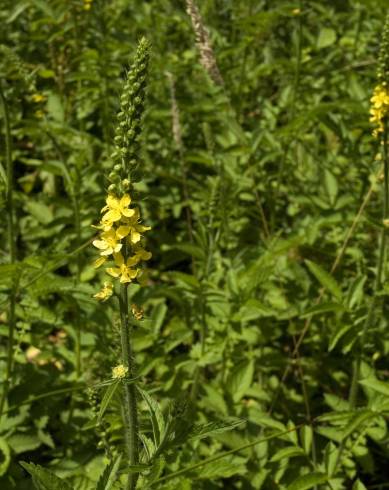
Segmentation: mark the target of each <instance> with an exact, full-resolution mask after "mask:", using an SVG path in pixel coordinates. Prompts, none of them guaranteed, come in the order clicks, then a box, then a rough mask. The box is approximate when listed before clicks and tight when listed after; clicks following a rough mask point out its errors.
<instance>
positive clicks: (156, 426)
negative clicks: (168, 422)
mask: <svg viewBox="0 0 389 490" xmlns="http://www.w3.org/2000/svg"><path fill="white" fill-rule="evenodd" d="M138 390H139V391H140V393H141V395H142V397H143V399H144V400H145V402H146V403H147V406H148V409H149V412H150V415H151V424H152V426H153V434H154V444H155V446H156V447H157V448H158V446H159V445H160V443H161V441H162V439H163V436H164V433H165V420H164V417H163V414H162V411H161V409H160V407H159V404H158V402H157V401H156V400H154V399H153V398H152V397H151V396H150V395H149V394H148V393H147V391H144V390H142V389H140V388H139V387H138Z"/></svg>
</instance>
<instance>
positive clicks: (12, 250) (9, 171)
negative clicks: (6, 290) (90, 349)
mask: <svg viewBox="0 0 389 490" xmlns="http://www.w3.org/2000/svg"><path fill="white" fill-rule="evenodd" d="M0 101H1V106H2V111H3V116H4V127H5V161H6V176H7V193H6V202H7V217H8V248H9V263H10V264H15V263H16V234H15V222H14V213H15V209H14V197H13V180H14V177H13V162H12V138H11V127H10V121H9V112H8V106H7V101H6V99H5V96H4V92H3V89H2V86H1V83H0ZM16 291H17V284H16V279H13V281H12V286H11V292H10V298H9V311H8V345H7V361H6V371H5V380H4V386H3V391H2V395H1V399H0V420H1V417H2V415H3V410H4V405H5V402H6V399H7V396H8V392H9V388H10V385H11V379H12V372H13V362H14V343H15V325H16V315H15V308H16Z"/></svg>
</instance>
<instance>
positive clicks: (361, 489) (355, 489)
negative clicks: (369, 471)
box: [351, 480, 367, 490]
mask: <svg viewBox="0 0 389 490" xmlns="http://www.w3.org/2000/svg"><path fill="white" fill-rule="evenodd" d="M351 490H367V488H366V487H365V485H364V484H363V483H362V482H361V480H357V481H356V482H354V485H353V486H352V489H351Z"/></svg>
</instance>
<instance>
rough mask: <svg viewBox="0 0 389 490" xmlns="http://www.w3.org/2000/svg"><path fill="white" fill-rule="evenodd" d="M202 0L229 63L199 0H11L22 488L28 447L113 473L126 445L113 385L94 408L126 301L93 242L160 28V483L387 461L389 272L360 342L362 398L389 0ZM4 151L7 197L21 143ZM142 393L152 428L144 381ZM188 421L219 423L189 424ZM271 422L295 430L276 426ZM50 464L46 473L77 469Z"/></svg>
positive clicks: (343, 479) (153, 158)
mask: <svg viewBox="0 0 389 490" xmlns="http://www.w3.org/2000/svg"><path fill="white" fill-rule="evenodd" d="M199 7H200V10H201V13H202V16H203V20H204V22H205V24H206V25H207V27H208V29H209V31H210V35H211V40H212V44H213V48H214V52H215V56H216V59H217V63H218V66H219V70H220V73H221V75H222V77H223V80H224V86H218V85H216V84H214V83H213V81H212V80H211V78H210V77H209V76H208V74H207V73H206V72H205V71H204V69H203V67H202V66H201V65H200V63H199V53H198V50H197V48H196V45H195V36H194V32H193V29H192V25H191V22H190V18H189V16H188V15H187V13H186V10H185V3H184V2H182V1H179V0H174V1H168V0H150V1H147V2H145V1H143V2H140V1H135V0H134V1H126V0H113V1H110V2H104V1H103V0H93V2H92V3H91V8H90V9H86V8H85V4H84V3H83V2H82V1H81V0H71V1H70V0H50V1H45V0H26V1H22V0H19V1H12V2H11V1H9V0H3V2H2V6H1V8H0V23H1V26H2V29H1V30H0V45H1V46H0V48H1V49H0V51H1V59H0V74H1V83H2V90H3V91H4V95H5V99H6V101H7V106H8V109H9V116H10V124H11V133H12V143H13V162H14V172H15V175H14V189H15V191H14V192H15V207H16V218H17V219H16V221H15V233H16V248H17V262H16V263H15V264H10V263H9V248H8V245H7V228H6V220H5V219H4V220H3V224H2V227H1V237H2V244H3V246H2V253H1V258H0V260H1V265H0V288H1V289H0V302H1V304H2V310H3V312H2V313H1V317H0V321H1V324H0V335H1V339H2V344H1V345H2V347H1V349H2V350H1V351H0V352H1V360H0V362H1V371H2V373H5V359H6V341H7V336H8V320H9V314H8V313H7V311H8V309H7V305H8V298H9V294H10V290H11V288H12V284H15V281H16V283H17V292H16V293H17V295H16V297H17V302H16V319H17V332H16V349H15V352H14V361H15V365H14V373H13V379H12V384H11V389H10V392H9V396H8V404H7V405H6V407H5V414H4V415H3V417H2V419H1V425H0V451H1V453H2V457H1V459H0V474H1V475H2V476H0V485H1V488H2V489H4V490H6V489H13V488H16V489H20V490H22V489H28V488H31V480H30V476H29V475H28V473H27V472H26V471H25V469H23V468H22V467H21V466H20V464H19V462H20V461H28V462H31V463H35V464H40V465H42V466H44V467H45V468H47V469H49V470H50V471H52V472H54V473H55V474H56V475H58V476H59V477H63V478H66V481H67V482H69V485H70V488H74V489H89V488H94V485H95V484H96V482H97V480H98V479H99V477H100V476H101V474H102V468H104V465H105V464H106V463H107V461H108V459H107V454H108V456H109V455H110V454H111V453H112V451H113V455H112V454H111V456H110V457H111V458H113V461H117V459H116V460H115V457H116V455H117V454H119V452H120V448H121V444H122V427H121V419H120V411H119V408H118V407H119V404H118V400H117V399H116V398H115V394H114V395H113V397H112V399H111V400H110V403H109V405H107V407H106V408H105V409H104V411H105V413H104V417H103V419H100V418H98V420H99V422H98V423H97V425H96V417H95V415H96V410H97V412H98V411H99V410H101V401H102V398H103V397H104V390H103V389H102V388H101V387H98V388H96V385H97V386H98V384H99V383H102V382H103V381H105V380H107V379H109V377H110V372H111V368H112V366H114V365H115V364H117V360H118V358H119V352H118V347H117V344H118V342H117V339H118V310H117V305H116V303H115V302H114V301H111V302H107V303H104V304H99V303H97V302H96V301H95V300H94V299H93V298H92V295H93V294H94V293H95V292H96V291H97V290H98V289H99V288H100V285H101V283H102V279H103V277H102V275H101V273H100V272H99V271H96V270H95V269H93V267H92V262H93V260H94V259H95V258H96V253H95V252H94V251H93V250H92V247H91V246H89V241H90V239H91V238H93V236H94V234H95V230H94V229H93V228H92V227H91V225H92V224H93V223H96V222H97V220H98V215H99V210H100V208H101V207H102V206H103V202H104V197H105V189H106V187H107V180H106V177H105V176H106V175H107V173H108V171H109V168H110V166H111V164H112V163H111V161H110V158H109V155H110V153H111V151H112V133H113V128H114V125H115V117H114V115H115V113H116V111H117V109H118V103H119V102H118V99H119V97H118V96H119V94H120V90H121V85H122V80H123V75H124V70H125V69H126V67H128V66H129V63H130V61H131V56H132V55H133V53H134V51H135V48H136V43H137V40H138V39H139V38H140V37H141V36H142V35H145V36H146V37H147V38H149V39H150V41H151V43H152V46H153V49H152V60H151V72H150V83H149V88H148V109H147V114H146V117H145V120H144V135H143V139H142V160H143V165H142V168H141V169H140V170H141V171H140V175H139V183H138V184H137V186H136V189H137V192H138V195H137V199H139V202H140V203H141V207H142V213H143V216H144V221H145V223H147V224H150V225H151V226H152V231H150V232H149V234H148V241H147V243H148V248H149V249H150V250H151V251H152V253H153V258H152V260H151V261H150V264H149V267H150V280H149V284H148V285H147V286H146V287H144V288H141V289H139V288H138V287H135V286H134V287H133V289H132V294H133V302H134V303H136V304H138V305H141V306H142V308H143V309H144V312H145V318H144V320H142V321H140V322H139V328H138V329H137V331H136V333H135V352H136V362H137V366H138V374H139V376H140V379H141V380H142V384H143V389H145V390H146V391H147V392H148V393H150V394H152V397H153V400H156V401H158V404H159V405H158V407H159V408H155V407H154V409H152V410H151V413H154V415H155V410H157V412H158V414H159V421H158V424H161V423H163V422H162V421H161V417H162V416H163V417H164V418H165V422H164V423H165V424H169V423H171V421H172V420H173V421H174V424H175V436H176V440H175V444H176V449H174V450H170V451H169V447H167V448H166V451H165V452H164V456H163V457H161V458H159V460H158V464H156V465H154V466H153V468H152V471H151V474H150V472H149V474H147V472H146V476H145V477H144V480H141V481H143V484H142V485H144V486H145V488H146V486H147V485H150V484H151V483H150V482H153V481H157V480H158V479H160V480H161V481H158V482H157V483H155V484H154V485H155V486H154V487H155V488H166V489H168V488H169V489H173V488H177V489H192V488H193V489H199V490H201V489H204V490H205V489H207V490H208V489H216V488H241V489H251V488H253V489H260V488H263V489H276V488H277V489H288V490H295V489H296V490H297V489H298V490H301V489H305V488H314V487H316V488H330V489H333V490H336V489H350V488H353V489H355V490H361V489H364V488H385V482H387V481H388V476H387V459H388V456H389V454H388V445H387V443H388V433H387V415H388V409H389V404H388V400H389V383H387V382H386V378H387V376H388V363H387V356H388V350H389V337H388V329H387V326H388V321H387V305H386V303H385V301H386V297H387V295H388V292H389V289H388V285H387V283H384V286H383V288H382V289H381V290H380V292H379V293H380V299H381V301H379V302H378V303H377V307H376V315H375V322H374V325H373V328H372V329H370V331H369V334H368V338H367V342H366V343H365V345H363V346H362V348H363V364H362V380H361V382H360V386H361V390H360V393H359V398H358V405H357V407H356V408H353V407H350V406H349V404H348V401H347V400H348V396H349V390H350V384H351V376H352V369H351V366H352V362H353V359H354V358H355V356H356V355H357V352H358V350H359V346H358V339H359V332H360V331H361V328H362V324H363V321H364V319H365V317H366V312H367V308H368V307H369V304H370V301H371V296H372V285H373V283H374V277H375V272H376V270H375V267H376V260H377V254H378V234H379V231H380V229H381V227H382V225H381V202H382V196H381V193H380V188H381V184H380V166H381V162H380V156H379V144H378V143H377V141H376V140H374V139H373V137H372V136H371V130H372V127H371V125H370V124H369V116H368V111H369V98H370V96H371V93H372V89H373V87H374V85H375V83H376V78H375V70H376V61H377V54H378V49H379V42H380V35H381V30H382V27H383V19H384V15H385V8H384V7H385V2H384V1H381V2H379V1H377V0H375V1H374V2H373V1H369V0H364V1H353V2H351V1H333V2H324V1H320V0H313V1H310V2H306V1H304V0H301V1H300V2H290V1H284V0H277V1H276V2H269V1H266V0H261V1H254V0H248V1H238V0H235V1H228V0H204V1H201V2H200V1H199ZM180 136H181V137H180ZM1 143H2V148H4V144H5V132H4V117H3V118H2V132H1ZM1 159H2V165H3V168H2V177H3V178H2V179H1V184H0V185H1V191H2V197H1V199H2V204H3V205H4V209H6V202H5V198H6V188H7V182H6V178H5V170H4V168H5V166H6V164H5V157H4V151H2V154H1ZM362 203H364V209H363V210H362V212H361V213H359V214H358V212H359V210H360V208H361V205H362ZM4 216H5V212H4ZM3 225H4V226H3ZM350 227H352V228H351V232H350ZM337 257H338V260H337ZM334 264H335V266H334ZM303 330H304V332H305V334H304V338H303V339H302V338H301V337H300V335H301V332H302V331H303ZM78 332H81V336H80V342H81V344H80V346H81V364H79V363H78V362H77V349H75V346H76V345H77V339H78ZM3 346H4V348H3ZM296 346H297V348H296ZM2 377H3V378H4V376H2ZM87 386H94V388H93V390H92V391H91V392H88V391H87ZM149 403H151V402H149ZM139 404H140V410H141V427H142V432H143V433H144V434H145V436H146V437H151V436H150V434H151V432H152V430H151V425H150V414H149V411H150V410H148V408H147V407H148V402H147V396H146V398H145V399H143V400H141V399H140V400H139ZM96 407H97V408H96ZM159 410H161V413H160V412H159ZM162 413H163V414H164V415H162ZM91 421H92V422H91ZM237 422H240V423H237ZM158 424H157V425H158ZM180 424H181V425H180ZM191 424H202V426H201V427H202V429H201V430H200V429H198V427H199V425H196V426H195V427H192V429H191V430H192V432H191V434H190V435H188V433H186V434H184V437H182V438H181V439H180V430H181V429H180V427H181V428H182V427H184V426H187V427H188V426H191ZM204 424H209V425H208V426H207V425H204ZM228 424H232V426H234V428H233V430H230V431H224V430H223V427H224V428H225V426H226V425H228ZM158 427H159V429H158V430H161V426H160V425H158ZM196 427H197V429H196ZM204 427H208V428H209V433H211V432H212V437H207V435H208V434H207V430H205V429H204ZM218 428H219V430H218ZM154 429H155V427H154ZM196 430H197V432H196ZM288 430H290V431H289V432H288V433H285V431H288ZM274 431H276V432H277V433H279V432H284V434H283V435H278V436H277V437H271V438H270V439H268V440H267V439H266V438H267V437H268V436H269V435H271V434H274ZM154 432H155V431H154ZM162 433H163V430H161V434H160V436H161V437H162ZM154 435H155V433H154ZM264 439H265V440H264ZM257 440H258V441H259V440H261V441H262V440H264V442H261V443H260V444H255V441H257ZM251 443H252V445H251V446H250V447H246V448H245V449H239V448H240V447H241V446H245V445H248V444H251ZM177 447H178V449H177ZM227 451H230V453H229V454H228V455H225V457H221V458H220V459H217V460H215V461H213V462H210V463H208V464H204V465H202V466H198V467H196V464H197V463H199V462H201V461H204V460H205V459H207V458H212V457H213V456H218V455H222V454H224V453H225V452H227ZM118 464H119V463H118ZM120 464H122V465H123V464H124V462H123V461H122V462H121V463H120ZM191 466H194V468H193V469H190V468H189V467H191ZM24 468H26V469H28V466H26V465H25V466H24ZM185 468H187V470H185V471H184V472H182V474H179V475H178V476H177V477H176V478H173V477H172V478H170V479H168V478H167V479H165V480H164V477H166V475H169V474H170V473H173V472H176V471H179V470H181V469H185ZM101 481H103V480H101ZM38 484H39V483H38ZM50 484H51V485H52V487H50V486H44V484H42V483H41V485H42V487H38V488H66V487H65V486H64V487H60V486H58V487H56V486H55V485H57V484H58V485H60V484H59V483H58V482H57V483H55V482H53V481H52V482H51V483H50ZM47 485H49V484H47ZM101 485H103V483H101ZM116 485H117V488H120V483H116ZM100 488H108V487H104V486H101V487H100Z"/></svg>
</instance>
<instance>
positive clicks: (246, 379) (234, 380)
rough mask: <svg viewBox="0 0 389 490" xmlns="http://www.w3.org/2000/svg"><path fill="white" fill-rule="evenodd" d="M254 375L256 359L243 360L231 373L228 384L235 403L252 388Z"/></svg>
mask: <svg viewBox="0 0 389 490" xmlns="http://www.w3.org/2000/svg"><path fill="white" fill-rule="evenodd" d="M253 376H254V361H252V360H250V361H243V362H241V363H240V364H238V366H236V368H235V369H234V370H233V372H232V373H231V375H230V377H229V380H228V383H227V386H228V389H229V392H230V394H231V396H232V398H233V400H234V402H235V403H237V402H239V401H240V400H241V399H242V398H243V396H244V395H245V393H246V391H247V390H248V389H249V388H250V386H251V383H252V381H253Z"/></svg>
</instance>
